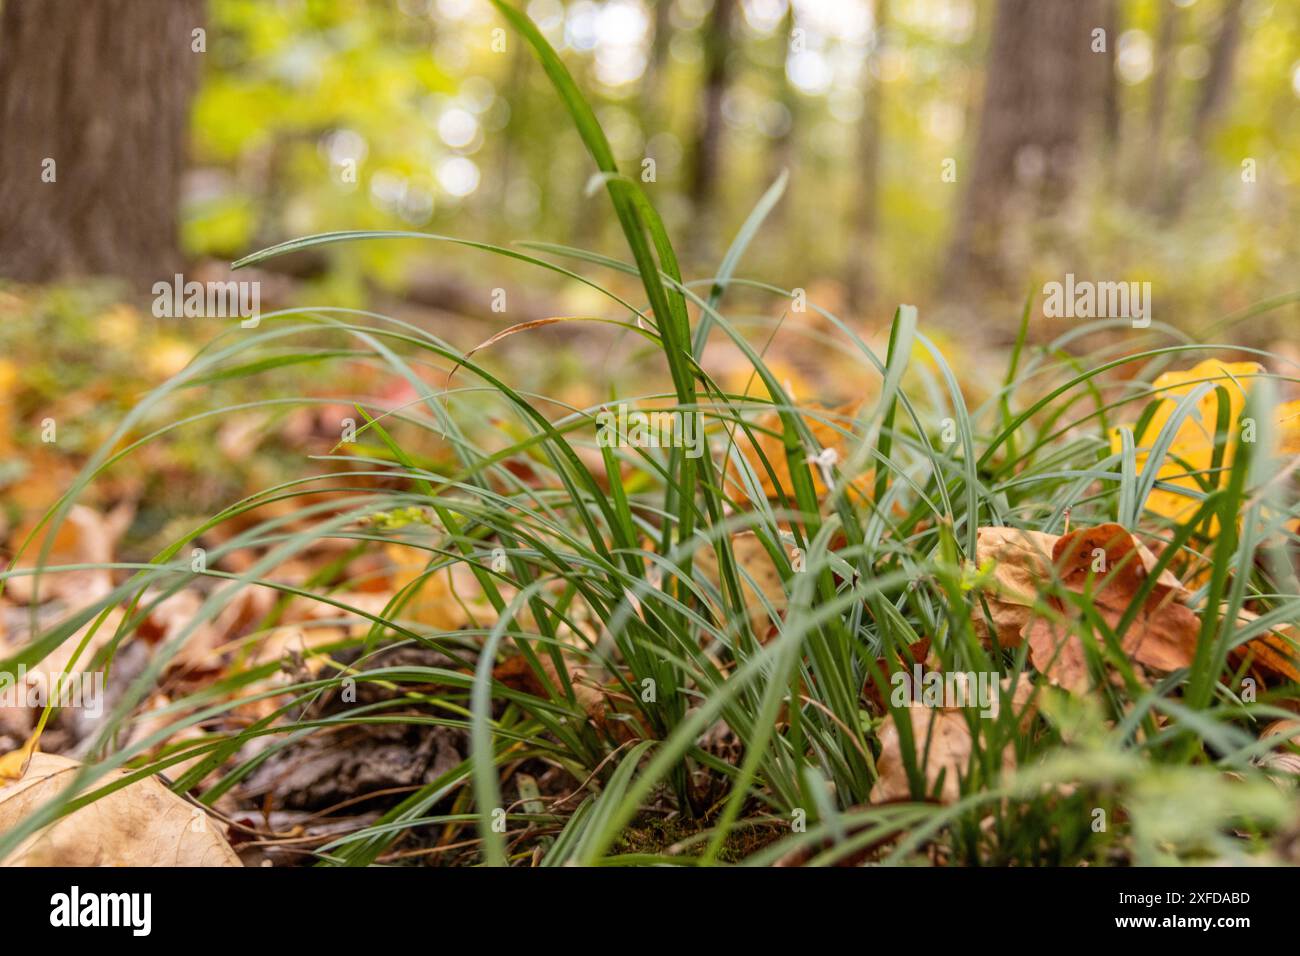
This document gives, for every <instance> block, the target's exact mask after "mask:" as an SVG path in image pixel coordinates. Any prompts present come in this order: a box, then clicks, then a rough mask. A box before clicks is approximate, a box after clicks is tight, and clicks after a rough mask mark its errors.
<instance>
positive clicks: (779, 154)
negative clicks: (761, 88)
mask: <svg viewBox="0 0 1300 956" xmlns="http://www.w3.org/2000/svg"><path fill="white" fill-rule="evenodd" d="M794 25H795V20H794V7H793V6H790V7H787V8H786V11H785V17H784V18H783V19H782V20H781V31H780V37H779V42H780V49H781V56H780V61H781V67H780V71H779V73H778V75H777V89H778V90H779V92H778V93H777V102H779V103H780V104H781V105H782V106H783V107H785V112H786V119H787V122H786V124H785V128H784V129H783V130H781V131H780V132H778V133H777V134H776V135H775V136H773V137H772V149H771V152H770V153H769V154H768V161H767V176H766V177H764V180H763V184H764V188H766V187H767V186H769V185H771V184H772V183H774V182H776V179H777V177H778V176H780V175H781V172H782V170H784V171H785V172H786V173H788V174H789V175H790V182H789V183H788V184H787V185H786V190H785V193H784V194H783V195H782V196H781V201H780V202H779V203H777V205H776V208H775V209H773V210H772V213H771V215H770V217H769V222H770V223H771V224H772V225H773V226H774V227H778V228H779V227H780V226H781V225H782V224H783V223H784V222H785V221H786V216H787V214H788V212H789V209H790V194H791V193H792V192H793V191H794V190H793V186H794V182H793V180H794V175H795V173H797V172H798V162H797V157H796V156H795V143H796V139H795V134H796V130H797V129H798V126H799V113H800V109H799V105H800V104H799V92H798V90H796V89H795V88H794V84H793V83H791V82H790V75H789V73H787V72H786V60H787V58H788V57H789V51H790V38H791V35H792V34H793V33H794Z"/></svg>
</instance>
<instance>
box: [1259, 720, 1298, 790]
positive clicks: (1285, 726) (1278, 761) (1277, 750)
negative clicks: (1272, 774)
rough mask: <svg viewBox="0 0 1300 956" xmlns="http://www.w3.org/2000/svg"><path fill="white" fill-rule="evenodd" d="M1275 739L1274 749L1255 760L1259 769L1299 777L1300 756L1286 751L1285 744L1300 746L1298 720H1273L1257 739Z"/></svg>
mask: <svg viewBox="0 0 1300 956" xmlns="http://www.w3.org/2000/svg"><path fill="white" fill-rule="evenodd" d="M1270 737H1273V738H1276V741H1275V747H1274V749H1273V750H1271V751H1270V752H1268V753H1266V754H1264V755H1263V756H1262V757H1260V758H1258V759H1257V760H1256V763H1258V764H1259V765H1260V766H1261V767H1264V768H1266V769H1268V770H1274V771H1278V772H1280V773H1289V774H1293V775H1296V776H1300V754H1297V753H1294V752H1292V751H1290V750H1288V749H1286V746H1285V745H1286V744H1300V720H1275V721H1273V723H1271V724H1269V725H1268V726H1267V727H1265V728H1264V730H1263V731H1262V732H1261V733H1260V735H1259V739H1260V740H1266V739H1268V738H1270Z"/></svg>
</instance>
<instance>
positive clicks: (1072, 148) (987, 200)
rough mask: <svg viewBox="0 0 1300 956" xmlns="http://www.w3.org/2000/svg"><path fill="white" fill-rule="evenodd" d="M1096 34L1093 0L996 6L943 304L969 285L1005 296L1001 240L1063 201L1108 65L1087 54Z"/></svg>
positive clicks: (1004, 1)
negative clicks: (987, 287)
mask: <svg viewBox="0 0 1300 956" xmlns="http://www.w3.org/2000/svg"><path fill="white" fill-rule="evenodd" d="M1102 25H1103V20H1102V8H1101V5H1100V3H1099V0H999V2H998V7H997V13H996V16H995V18H994V22H993V36H992V41H991V44H990V48H989V54H988V61H989V67H988V70H987V74H986V81H985V90H984V102H983V106H982V108H981V114H980V124H979V134H978V138H977V140H976V145H975V153H974V157H973V161H972V162H971V163H970V164H969V169H970V173H969V175H968V176H965V177H963V176H962V175H960V173H959V176H958V179H959V181H960V180H961V179H963V178H964V180H965V188H964V194H963V198H962V204H961V206H960V209H959V211H958V214H957V220H956V224H955V228H954V230H953V238H952V240H951V245H950V248H949V254H948V261H947V271H946V275H945V285H946V286H947V291H948V293H949V296H950V297H955V296H956V295H959V294H961V291H962V290H963V289H964V287H966V286H968V285H970V284H972V283H975V282H978V283H980V284H985V285H991V286H995V287H999V288H1001V287H1006V286H1007V285H1008V283H1009V281H1010V280H1011V279H1012V278H1013V276H1012V275H1010V274H1009V271H1010V270H1009V268H1008V266H1009V263H1008V262H1007V261H1006V256H1005V255H1004V253H1003V251H1002V245H1003V243H1004V241H1005V240H1006V239H1007V238H1008V236H1009V235H1012V234H1015V235H1019V232H1018V231H1019V230H1021V229H1023V228H1024V224H1025V223H1027V222H1032V221H1034V220H1036V219H1038V218H1040V217H1042V216H1044V215H1050V214H1051V213H1052V212H1054V211H1056V210H1057V209H1058V208H1059V207H1060V206H1061V205H1062V204H1063V203H1064V202H1065V201H1066V199H1068V198H1069V195H1070V193H1071V191H1072V188H1073V185H1074V181H1075V178H1076V173H1077V167H1078V165H1079V159H1080V154H1081V152H1082V151H1081V148H1080V144H1081V141H1082V138H1083V135H1084V129H1085V121H1086V117H1089V116H1093V115H1096V113H1097V112H1098V110H1097V106H1098V105H1099V103H1098V100H1099V98H1100V96H1101V91H1102V72H1101V71H1102V69H1103V68H1104V64H1106V63H1107V62H1108V57H1107V56H1105V55H1103V54H1100V53H1093V52H1092V49H1091V44H1092V31H1093V30H1094V29H1096V28H1098V27H1100V26H1102ZM1111 39H1112V38H1108V42H1109V41H1111ZM936 174H937V171H936ZM1013 207H1015V208H1014V209H1013Z"/></svg>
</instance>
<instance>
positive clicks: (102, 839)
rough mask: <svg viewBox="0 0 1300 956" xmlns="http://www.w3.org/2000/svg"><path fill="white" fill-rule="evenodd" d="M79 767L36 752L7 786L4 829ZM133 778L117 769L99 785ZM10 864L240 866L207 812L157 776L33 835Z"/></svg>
mask: <svg viewBox="0 0 1300 956" xmlns="http://www.w3.org/2000/svg"><path fill="white" fill-rule="evenodd" d="M79 766H80V765H79V764H78V763H77V762H76V761H75V760H70V759H69V758H67V757H60V756H57V755H55V754H42V753H38V754H36V755H34V756H33V757H32V760H31V764H30V765H29V766H28V768H27V772H26V773H25V774H24V775H23V776H22V778H21V779H20V780H17V781H14V782H11V783H9V784H7V785H4V786H0V832H3V831H5V830H8V829H10V828H11V827H13V826H15V825H16V824H17V823H19V822H20V821H21V820H24V819H26V818H27V817H28V816H30V815H31V814H32V813H33V812H34V811H35V810H36V809H37V808H38V807H40V806H42V805H43V804H45V803H46V802H47V801H49V800H50V799H52V798H54V797H55V796H56V795H57V794H58V793H59V792H60V791H61V790H62V789H63V788H64V787H65V786H66V785H67V784H68V783H70V782H71V780H72V777H73V775H74V774H75V773H76V771H77V768H78V767H79ZM124 776H126V774H125V773H124V772H123V771H121V770H114V771H110V772H109V773H108V774H106V775H105V776H104V777H103V778H101V779H100V780H99V781H97V782H96V785H95V786H96V788H98V786H102V785H103V784H106V783H110V782H112V781H113V780H115V779H120V778H122V777H124ZM3 865H4V866H241V865H242V864H241V863H240V861H239V857H238V856H236V854H235V851H234V850H232V849H231V848H230V844H229V843H227V842H226V839H225V837H224V836H222V834H221V833H220V831H219V828H218V827H217V825H216V824H215V823H213V821H212V820H211V819H210V818H209V817H208V815H207V814H205V813H204V812H203V811H202V810H200V809H198V808H197V807H194V806H192V805H190V804H189V803H187V802H186V801H185V800H183V799H182V798H180V797H178V796H177V795H176V794H174V793H172V792H171V791H170V790H168V789H167V788H166V787H165V786H163V784H162V783H161V782H160V781H159V780H158V778H156V777H148V778H146V779H144V780H138V781H136V782H135V783H132V784H130V785H129V786H126V787H123V788H122V789H120V790H115V791H113V792H112V793H110V794H108V795H107V796H104V797H101V798H100V799H98V800H96V801H94V802H93V803H90V804H87V805H86V806H84V807H81V808H80V809H78V810H74V811H73V812H72V813H70V814H68V815H67V816H65V817H62V818H60V819H59V820H57V821H55V822H54V823H52V824H50V825H49V826H47V827H45V828H44V829H42V830H39V831H37V832H36V833H34V834H32V835H31V836H29V837H28V838H27V839H26V840H24V841H23V842H22V843H21V844H20V845H19V846H18V848H17V849H16V850H14V851H13V852H12V853H11V854H9V856H8V857H6V858H5V860H4V861H3Z"/></svg>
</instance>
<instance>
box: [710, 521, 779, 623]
mask: <svg viewBox="0 0 1300 956" xmlns="http://www.w3.org/2000/svg"><path fill="white" fill-rule="evenodd" d="M782 543H783V544H788V542H782ZM731 553H732V554H733V555H734V556H735V558H736V565H737V567H738V568H739V571H740V586H741V590H742V591H743V593H744V596H745V609H746V611H747V612H748V616H749V626H750V628H751V629H752V631H753V633H754V635H755V636H756V637H757V638H758V640H759V642H760V643H766V642H767V640H768V639H769V638H770V637H771V636H772V634H773V632H774V631H775V629H776V622H775V621H774V620H773V619H772V613H773V612H775V613H776V614H777V615H778V616H780V615H781V614H783V613H784V612H785V606H786V589H785V582H784V581H783V580H782V579H781V572H780V571H778V570H777V567H776V562H775V561H773V560H772V555H771V554H769V553H768V550H767V548H766V547H764V546H763V542H762V540H761V539H760V538H759V537H758V535H757V534H755V533H754V532H753V531H741V532H738V533H736V534H733V535H732V536H731ZM693 565H694V567H695V568H696V569H697V570H698V571H699V572H700V573H701V574H702V575H703V576H704V578H705V579H706V580H707V581H708V582H709V583H710V584H712V585H713V586H714V587H715V588H717V589H718V591H719V593H722V578H721V575H720V572H719V570H718V556H717V554H716V552H715V551H714V549H713V548H711V547H708V546H705V547H702V548H700V550H699V551H697V552H696V554H695V558H694V561H693ZM769 605H770V610H769Z"/></svg>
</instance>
